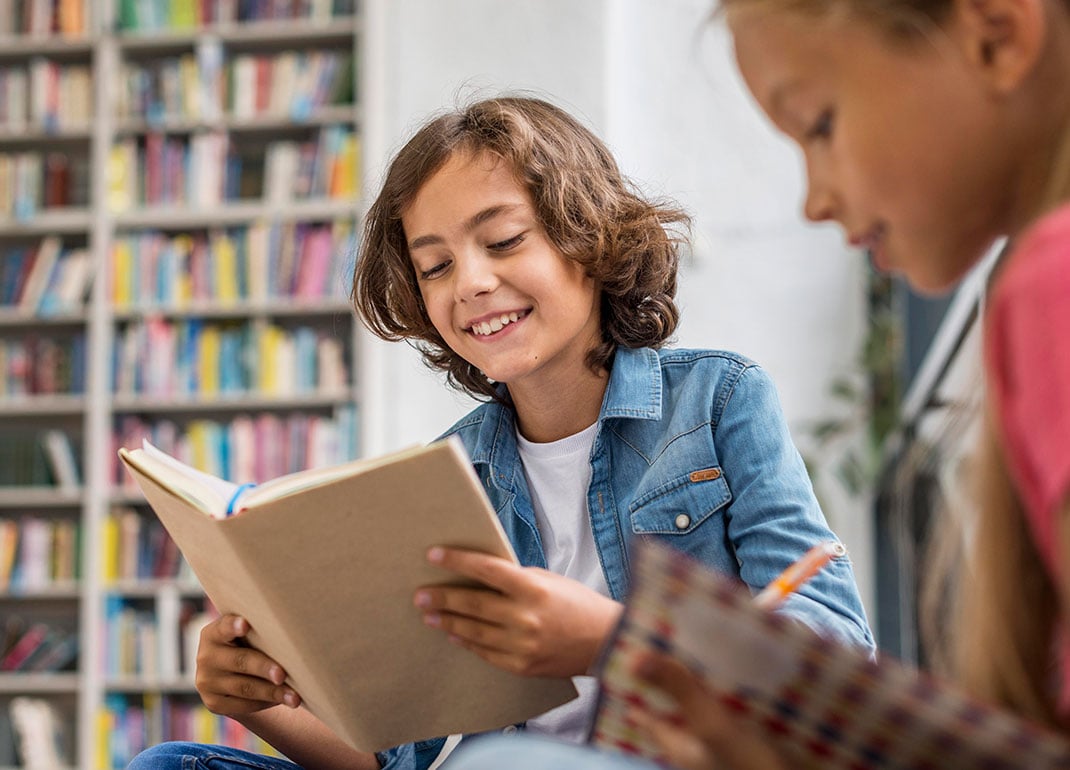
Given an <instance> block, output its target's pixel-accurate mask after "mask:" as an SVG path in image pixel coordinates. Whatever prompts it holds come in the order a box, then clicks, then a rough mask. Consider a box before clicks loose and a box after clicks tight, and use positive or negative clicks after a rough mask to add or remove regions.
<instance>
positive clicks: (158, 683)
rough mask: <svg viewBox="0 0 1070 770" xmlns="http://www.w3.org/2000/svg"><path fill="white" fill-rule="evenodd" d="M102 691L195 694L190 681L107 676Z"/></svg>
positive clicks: (194, 688) (195, 690)
mask: <svg viewBox="0 0 1070 770" xmlns="http://www.w3.org/2000/svg"><path fill="white" fill-rule="evenodd" d="M104 689H105V690H107V691H108V692H125V693H140V692H159V693H178V694H184V693H190V694H196V692H197V688H196V686H195V685H194V684H193V680H192V679H183V678H178V679H159V678H156V677H149V676H138V675H130V676H109V677H107V678H106V679H105V680H104Z"/></svg>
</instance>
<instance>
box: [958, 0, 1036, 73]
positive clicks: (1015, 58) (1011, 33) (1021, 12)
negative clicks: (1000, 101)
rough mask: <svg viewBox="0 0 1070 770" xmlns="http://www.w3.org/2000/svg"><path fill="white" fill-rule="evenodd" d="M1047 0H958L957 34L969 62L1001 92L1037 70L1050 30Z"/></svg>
mask: <svg viewBox="0 0 1070 770" xmlns="http://www.w3.org/2000/svg"><path fill="white" fill-rule="evenodd" d="M1044 6H1045V0H955V5H954V7H955V19H954V22H953V24H952V27H951V28H952V29H953V30H954V34H955V35H956V36H957V37H958V42H959V44H960V45H961V46H962V48H963V52H964V53H965V55H966V59H967V62H968V63H969V64H970V65H972V66H973V67H974V68H975V69H976V70H977V71H978V72H980V73H981V75H982V77H983V78H984V79H985V80H986V81H988V83H989V84H990V85H991V87H992V88H993V89H994V90H995V91H996V92H997V93H1001V94H1006V93H1009V92H1011V91H1014V90H1015V89H1016V88H1018V86H1020V85H1021V83H1022V81H1023V80H1025V79H1026V78H1027V77H1028V75H1029V74H1030V73H1031V72H1032V71H1033V69H1034V68H1035V67H1036V65H1037V61H1038V60H1039V58H1040V54H1041V52H1042V50H1043V48H1044V42H1045V40H1044V38H1045V35H1046V33H1047V19H1046V16H1045V14H1046V10H1045V7H1044Z"/></svg>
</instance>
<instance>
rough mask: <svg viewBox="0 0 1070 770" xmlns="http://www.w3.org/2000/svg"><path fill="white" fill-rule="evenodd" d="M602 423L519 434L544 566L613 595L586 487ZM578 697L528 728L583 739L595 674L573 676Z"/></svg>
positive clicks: (595, 689) (571, 739) (567, 738)
mask: <svg viewBox="0 0 1070 770" xmlns="http://www.w3.org/2000/svg"><path fill="white" fill-rule="evenodd" d="M597 432H598V423H595V424H594V425H592V426H590V427H589V428H586V429H585V430H582V431H580V432H579V433H576V434H575V435H572V436H568V437H566V438H563V439H560V440H559V441H551V442H549V443H547V444H536V443H533V442H531V441H528V440H527V439H525V438H524V437H523V436H521V435H520V434H519V433H517V437H516V438H517V445H518V448H519V450H520V461H521V464H522V465H523V467H524V476H525V477H526V478H527V482H528V489H529V490H530V492H531V503H532V507H533V508H534V509H535V521H536V523H537V524H538V526H539V536H540V538H541V539H542V545H543V551H544V552H545V554H546V566H547V567H548V568H549V569H550V571H552V572H556V573H557V574H559V575H564V576H565V577H569V578H572V579H573V580H576V581H577V582H580V583H583V584H584V585H585V586H587V587H588V588H593V589H594V590H595V591H598V593H600V594H602V595H603V596H609V586H608V585H607V584H606V577H605V574H604V573H603V572H602V563H601V561H600V560H599V558H598V551H597V549H596V548H595V545H594V534H593V533H592V532H591V516H590V514H589V513H588V511H587V488H588V487H589V486H590V485H591V463H590V457H591V447H592V446H593V444H594V437H595V433H597ZM572 682H573V684H575V686H576V689H577V690H578V691H579V694H580V696H579V697H578V698H576V699H575V700H572V701H570V702H568V703H566V704H564V705H563V706H558V707H557V708H555V709H552V710H550V711H547V712H546V713H545V714H542V715H540V716H538V717H536V718H534V719H529V720H528V721H527V729H528V730H529V731H531V732H536V733H547V734H551V735H553V736H555V737H556V738H558V739H560V740H565V741H569V742H572V743H582V742H583V741H584V739H586V737H587V733H588V731H589V730H590V726H591V720H592V718H593V716H594V707H595V699H596V698H597V695H598V683H597V680H596V679H595V678H594V677H591V676H575V677H573V678H572Z"/></svg>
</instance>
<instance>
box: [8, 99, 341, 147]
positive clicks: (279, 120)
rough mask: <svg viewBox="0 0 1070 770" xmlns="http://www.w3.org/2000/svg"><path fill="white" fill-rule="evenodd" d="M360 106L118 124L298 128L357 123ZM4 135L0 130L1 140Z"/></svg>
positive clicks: (179, 128) (167, 129) (181, 129)
mask: <svg viewBox="0 0 1070 770" xmlns="http://www.w3.org/2000/svg"><path fill="white" fill-rule="evenodd" d="M357 121H358V113H357V108H356V107H354V106H353V105H349V104H345V105H332V106H329V107H323V108H321V109H318V110H316V111H315V112H313V113H312V114H311V115H308V116H305V117H294V116H292V115H257V116H254V117H250V118H239V117H234V116H232V115H227V116H225V117H223V118H222V119H221V120H201V119H199V118H182V117H171V118H164V119H162V120H145V119H143V118H124V119H121V120H120V121H119V125H118V126H116V133H117V134H119V135H120V136H123V135H126V136H129V135H138V134H148V133H152V132H160V133H165V134H188V133H193V132H196V131H211V130H221V131H227V132H230V133H234V132H242V131H247V132H252V131H271V132H277V131H295V130H300V129H302V128H305V127H308V126H311V127H317V126H326V125H331V124H334V123H356V122H357ZM3 138H4V135H3V133H0V141H2V140H3Z"/></svg>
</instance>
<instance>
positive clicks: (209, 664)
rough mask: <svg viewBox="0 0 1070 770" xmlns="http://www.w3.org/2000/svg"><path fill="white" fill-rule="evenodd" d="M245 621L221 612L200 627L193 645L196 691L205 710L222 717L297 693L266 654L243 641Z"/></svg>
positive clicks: (296, 699) (292, 702)
mask: <svg viewBox="0 0 1070 770" xmlns="http://www.w3.org/2000/svg"><path fill="white" fill-rule="evenodd" d="M248 633H249V621H247V620H246V619H245V618H241V617H238V616H237V615H224V616H223V617H221V618H218V619H217V620H214V621H212V622H211V623H209V624H208V625H206V626H205V627H204V628H202V629H201V638H200V643H199V645H198V647H197V676H196V685H197V692H198V693H199V694H200V696H201V700H202V701H204V705H205V706H207V707H208V710H209V711H211V712H213V713H215V714H222V715H224V716H236V715H240V714H251V713H253V712H255V711H260V710H262V709H266V708H271V707H272V706H277V705H279V704H280V703H284V704H286V705H287V706H290V707H291V708H296V707H297V706H298V705H299V704H300V703H301V698H300V696H299V695H298V694H297V693H296V692H294V691H293V690H292V689H291V688H289V687H286V686H285V685H283V682H284V681H286V672H285V671H283V670H282V666H280V665H279V664H278V663H276V662H275V661H273V660H272V659H271V658H269V657H268V656H267V655H265V654H264V653H262V652H259V651H258V650H254V649H253V648H251V647H248V646H245V645H244V644H243V642H244V640H245V635H246V634H248Z"/></svg>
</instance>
